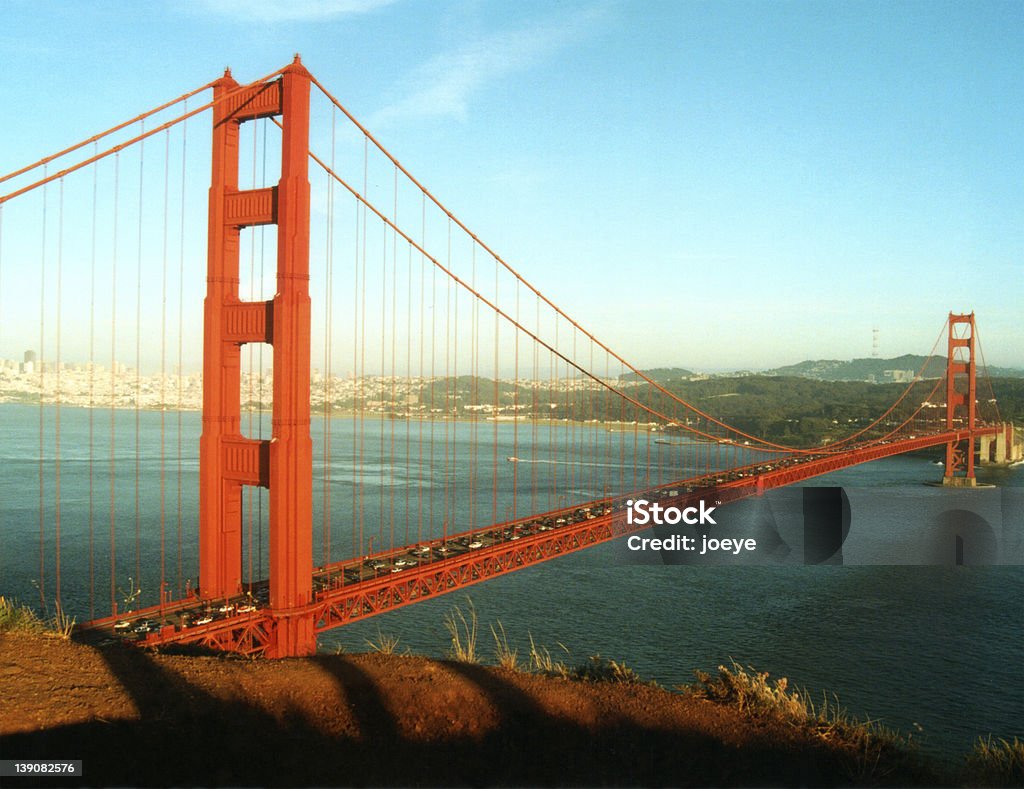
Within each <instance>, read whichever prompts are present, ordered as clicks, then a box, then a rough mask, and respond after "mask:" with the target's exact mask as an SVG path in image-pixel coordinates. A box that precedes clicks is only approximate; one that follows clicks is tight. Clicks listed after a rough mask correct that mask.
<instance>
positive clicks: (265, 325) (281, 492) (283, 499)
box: [199, 56, 316, 657]
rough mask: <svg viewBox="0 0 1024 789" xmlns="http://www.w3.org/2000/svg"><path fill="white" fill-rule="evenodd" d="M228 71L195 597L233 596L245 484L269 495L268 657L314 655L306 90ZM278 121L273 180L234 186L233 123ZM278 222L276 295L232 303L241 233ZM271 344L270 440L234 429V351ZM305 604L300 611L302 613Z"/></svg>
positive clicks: (237, 421)
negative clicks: (240, 79) (248, 82)
mask: <svg viewBox="0 0 1024 789" xmlns="http://www.w3.org/2000/svg"><path fill="white" fill-rule="evenodd" d="M239 88H240V86H239V84H238V83H237V82H236V81H235V80H234V79H232V78H231V74H230V72H225V74H224V77H223V78H221V79H220V80H218V81H217V82H216V83H215V86H214V101H215V102H216V104H215V105H214V112H213V167H212V171H213V172H212V178H211V184H210V218H209V224H210V226H209V251H208V264H207V285H206V301H205V307H204V336H203V433H202V437H201V438H200V442H199V592H200V595H201V596H202V597H204V598H207V599H216V598H224V597H233V596H235V595H238V594H240V593H241V592H242V486H243V485H259V486H262V487H265V488H269V491H270V493H269V499H270V505H269V515H270V544H269V553H270V624H269V625H268V627H269V628H270V630H271V632H270V633H268V634H267V636H268V641H269V644H270V646H269V647H268V649H267V652H266V654H267V656H268V657H278V656H284V655H303V654H311V653H313V652H315V651H316V634H315V631H314V623H313V614H312V613H311V612H309V611H308V604H309V603H310V602H312V599H313V594H312V583H313V536H312V520H313V516H312V497H313V471H312V469H313V444H312V440H311V438H310V433H309V424H310V410H309V372H310V371H309V365H310V299H309V175H308V151H309V89H310V75H309V72H307V71H306V69H305V68H304V67H303V66H302V64H301V62H300V61H299V58H298V56H296V57H295V62H294V63H292V65H290V66H288V67H287V68H286V69H284V71H283V72H282V74H281V77H280V78H279V79H277V80H274V81H272V82H269V83H265V84H260V85H255V86H252V87H249V88H244V89H239ZM277 115H280V116H281V124H282V127H283V137H282V151H281V180H280V181H279V183H278V185H277V186H274V187H268V188H264V189H250V190H240V189H239V188H238V146H239V127H240V126H241V124H242V123H244V122H245V121H250V120H255V119H257V118H268V117H272V116H277ZM269 224H276V225H277V292H276V294H275V296H274V298H273V299H272V300H270V301H261V302H246V301H242V300H241V299H240V298H239V272H238V264H239V235H240V232H241V230H242V228H244V227H253V226H257V225H269ZM250 342H265V343H270V344H271V345H272V346H273V350H274V354H273V369H274V389H273V399H274V404H273V415H272V434H271V439H270V440H269V441H266V440H263V441H258V440H254V439H251V438H245V437H243V436H242V434H241V429H240V428H241V415H240V410H241V403H240V400H241V397H240V395H241V392H240V387H241V347H242V345H243V344H245V343H250ZM304 609H306V610H304Z"/></svg>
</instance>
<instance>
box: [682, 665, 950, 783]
mask: <svg viewBox="0 0 1024 789" xmlns="http://www.w3.org/2000/svg"><path fill="white" fill-rule="evenodd" d="M694 673H695V674H696V676H697V681H698V684H697V685H695V686H689V687H682V688H680V689H681V690H683V691H684V692H686V693H689V694H690V695H694V696H696V697H698V698H704V699H707V700H709V701H713V702H716V703H719V704H728V705H732V706H735V707H736V708H738V709H739V710H742V711H744V712H746V713H748V714H751V715H754V716H762V715H763V716H770V717H773V718H775V719H777V720H781V721H783V722H785V723H789V724H791V725H793V726H796V727H800V728H804V729H805V730H807V731H809V732H810V733H812V734H813V735H815V736H816V737H818V738H819V739H821V740H823V741H827V742H829V743H830V744H832V745H834V746H836V747H837V748H838V749H839V750H840V752H842V753H843V754H844V755H845V757H846V759H845V764H846V769H847V772H848V774H849V777H850V779H851V780H852V781H853V782H854V783H855V784H865V783H866V784H875V783H884V782H887V781H889V780H891V779H892V776H894V775H899V776H901V778H902V777H905V776H907V775H916V776H919V778H920V780H921V781H923V782H925V783H927V782H929V781H931V780H933V779H934V774H933V773H932V772H931V771H930V770H929V769H928V768H927V767H926V766H925V764H924V762H923V761H922V759H921V757H920V754H919V753H918V751H917V748H916V743H914V742H912V741H911V739H910V738H909V737H904V736H903V735H902V734H900V733H899V732H898V731H896V730H894V729H891V728H888V727H886V726H882V725H880V724H879V723H878V722H877V721H860V720H858V719H857V718H855V717H853V716H851V715H850V714H849V713H848V712H847V711H846V710H845V709H843V708H842V707H841V706H839V703H838V700H837V699H835V697H833V698H832V700H831V701H830V700H829V698H828V696H824V697H823V699H822V702H821V704H820V705H817V706H816V705H815V704H814V702H813V700H812V699H811V697H810V694H808V693H807V691H805V690H801V689H799V688H797V689H793V690H790V689H789V681H788V680H787V679H786V678H785V677H780V678H779V679H776V680H770V679H769V675H768V672H766V671H756V670H755V669H754V668H752V667H751V666H747V667H746V668H744V667H743V666H741V665H740V664H739V663H737V662H736V661H732V666H731V667H726V666H719V667H718V676H717V677H713V676H711V675H710V674H708V673H707V672H704V671H695V672H694Z"/></svg>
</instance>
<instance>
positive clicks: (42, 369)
mask: <svg viewBox="0 0 1024 789" xmlns="http://www.w3.org/2000/svg"><path fill="white" fill-rule="evenodd" d="M43 172H44V174H45V172H46V170H45V168H44V170H43ZM47 193H48V189H47V187H46V186H44V187H43V221H42V223H41V224H42V235H41V236H40V242H41V249H40V255H39V356H38V362H39V606H40V608H41V609H42V610H43V611H44V612H45V611H46V563H45V560H46V551H45V541H44V537H43V534H44V528H45V524H46V513H45V509H44V505H45V503H46V497H45V489H44V484H43V482H44V481H43V457H44V452H43V427H44V423H45V412H44V410H43V399H44V396H45V391H46V387H45V384H46V346H45V342H46V208H47V206H46V201H47V196H48V194H47Z"/></svg>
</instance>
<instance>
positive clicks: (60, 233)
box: [53, 165, 95, 615]
mask: <svg viewBox="0 0 1024 789" xmlns="http://www.w3.org/2000/svg"><path fill="white" fill-rule="evenodd" d="M94 166H95V165H94ZM59 195H60V197H59V204H58V209H57V348H56V351H57V353H56V356H57V362H56V379H57V386H56V390H57V395H56V402H55V403H54V425H53V506H54V512H53V526H54V541H55V542H56V549H55V553H56V557H55V560H56V566H55V567H54V576H55V579H54V580H55V584H56V587H55V589H54V604H55V606H56V612H57V614H58V615H59V614H60V612H61V609H62V607H63V602H62V601H61V596H60V405H61V398H62V397H63V392H62V391H61V379H60V372H61V370H60V368H61V347H60V341H61V334H60V331H61V315H60V313H61V285H62V282H61V279H62V273H63V271H62V269H63V265H64V179H63V178H61V179H60V191H59Z"/></svg>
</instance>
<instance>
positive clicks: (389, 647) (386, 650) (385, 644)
mask: <svg viewBox="0 0 1024 789" xmlns="http://www.w3.org/2000/svg"><path fill="white" fill-rule="evenodd" d="M366 644H367V646H369V647H370V649H372V650H373V651H374V652H380V654H382V655H393V654H395V650H397V649H398V636H391V635H384V633H382V632H380V628H379V627H378V628H377V641H376V642H373V641H371V640H370V639H366Z"/></svg>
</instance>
